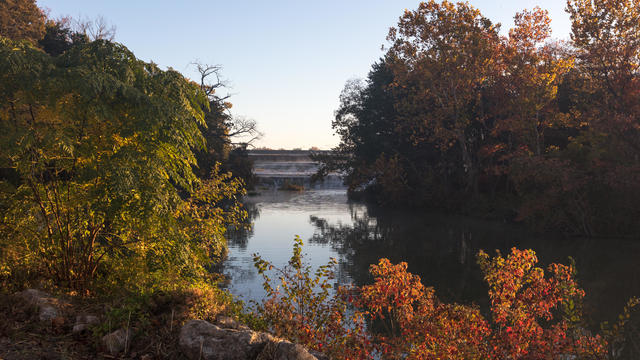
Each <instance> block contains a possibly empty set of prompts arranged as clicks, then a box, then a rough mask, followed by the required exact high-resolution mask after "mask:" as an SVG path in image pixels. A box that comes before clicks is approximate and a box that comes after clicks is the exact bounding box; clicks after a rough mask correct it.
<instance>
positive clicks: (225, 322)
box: [216, 315, 251, 330]
mask: <svg viewBox="0 0 640 360" xmlns="http://www.w3.org/2000/svg"><path fill="white" fill-rule="evenodd" d="M216 325H218V326H220V327H221V328H225V329H236V330H251V329H250V328H249V327H248V326H246V325H242V324H240V323H239V322H237V321H236V320H235V319H234V318H232V317H231V316H225V315H218V317H216Z"/></svg>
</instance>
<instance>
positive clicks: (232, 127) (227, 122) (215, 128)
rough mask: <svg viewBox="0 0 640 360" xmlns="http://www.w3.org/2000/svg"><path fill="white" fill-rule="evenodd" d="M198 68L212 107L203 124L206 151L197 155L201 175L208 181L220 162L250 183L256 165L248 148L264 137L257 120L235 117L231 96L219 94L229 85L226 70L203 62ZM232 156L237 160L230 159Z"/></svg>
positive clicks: (206, 112) (203, 87) (201, 87)
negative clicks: (249, 157)
mask: <svg viewBox="0 0 640 360" xmlns="http://www.w3.org/2000/svg"><path fill="white" fill-rule="evenodd" d="M195 66H196V68H197V70H198V72H199V73H200V89H201V90H202V91H203V92H204V94H205V95H206V96H207V99H208V106H207V107H206V108H205V109H204V113H205V115H204V124H203V125H201V131H202V133H203V135H204V138H205V142H206V145H205V148H204V149H200V150H198V151H197V152H196V157H197V159H198V171H197V174H198V176H200V177H201V178H206V177H207V176H208V175H209V174H210V173H211V169H213V168H214V167H215V166H216V164H217V163H221V164H222V166H223V168H224V169H225V170H227V171H231V172H232V173H234V174H235V175H238V176H239V177H240V178H242V179H243V180H244V181H245V182H246V183H250V182H252V178H251V167H252V164H251V162H250V161H249V159H248V156H247V154H246V152H245V151H244V149H246V148H247V147H248V146H251V144H252V143H253V142H254V141H255V140H257V139H259V138H260V136H261V135H262V134H261V133H260V132H259V131H258V127H257V124H256V122H255V120H253V119H247V118H244V117H239V116H232V114H231V113H230V109H231V107H232V104H231V103H230V102H229V101H228V99H229V98H230V96H231V95H229V94H227V95H224V96H220V95H218V93H217V91H219V90H220V89H222V88H224V87H225V86H226V83H225V81H224V80H223V78H222V75H221V71H222V67H221V66H220V65H208V64H201V63H195ZM210 79H213V81H210ZM239 155H242V156H245V157H246V159H240V158H239V157H238V156H239ZM230 156H232V157H233V159H230ZM241 174H243V175H245V176H242V175H241Z"/></svg>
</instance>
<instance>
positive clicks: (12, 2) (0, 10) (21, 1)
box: [0, 0, 46, 44]
mask: <svg viewBox="0 0 640 360" xmlns="http://www.w3.org/2000/svg"><path fill="white" fill-rule="evenodd" d="M45 21H46V16H45V14H44V12H43V11H42V10H40V8H38V6H37V5H36V2H35V0H0V36H4V37H7V38H9V39H13V40H29V41H31V42H32V43H33V44H35V43H37V42H38V40H40V39H42V37H43V36H44V33H45Z"/></svg>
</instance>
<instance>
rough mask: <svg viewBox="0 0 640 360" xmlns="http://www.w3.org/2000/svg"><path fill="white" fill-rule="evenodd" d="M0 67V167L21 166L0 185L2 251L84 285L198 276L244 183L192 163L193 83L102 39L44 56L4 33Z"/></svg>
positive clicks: (232, 215) (220, 244)
mask: <svg viewBox="0 0 640 360" xmlns="http://www.w3.org/2000/svg"><path fill="white" fill-rule="evenodd" d="M0 74H1V75H0V77H1V78H0V84H1V85H0V98H1V99H2V101H0V104H1V105H0V129H1V131H0V133H1V135H0V148H1V151H0V153H1V155H0V163H1V164H0V166H2V167H8V168H11V169H14V170H15V171H16V172H17V173H18V174H19V176H20V181H19V183H18V184H17V185H16V186H15V187H14V186H10V184H6V183H4V182H3V186H2V190H3V191H2V193H1V195H2V198H1V200H0V203H1V204H2V207H3V209H6V211H3V217H2V223H1V224H2V227H1V230H2V234H3V243H2V244H1V245H2V247H3V249H6V248H10V249H12V252H3V254H8V253H14V254H17V255H16V258H14V259H13V260H11V259H5V261H9V260H11V261H12V262H13V264H14V265H15V266H17V267H19V266H27V265H29V266H33V267H34V268H37V269H39V271H40V272H41V273H43V274H47V276H48V277H50V278H51V279H53V280H54V281H55V282H56V283H57V284H60V285H64V286H67V287H70V288H75V289H80V290H84V289H87V288H90V287H91V286H92V282H93V280H94V279H95V278H96V277H103V276H104V277H116V276H125V275H126V274H128V275H129V277H128V279H132V278H133V277H134V276H138V275H139V274H146V275H147V276H148V277H149V276H153V275H154V274H165V275H166V274H172V276H180V275H182V276H187V277H189V276H197V275H198V274H200V275H202V274H203V273H204V265H205V264H207V263H208V262H210V261H212V259H215V258H220V256H221V255H222V253H223V252H224V249H225V246H224V237H223V234H224V230H225V224H227V223H232V222H234V221H235V220H237V219H238V218H240V217H241V216H242V211H241V210H240V208H239V205H238V204H237V203H235V202H234V201H233V199H234V198H235V195H236V193H238V192H239V191H241V187H240V183H239V182H237V181H232V180H230V179H229V177H228V176H227V175H220V174H218V173H217V172H216V171H215V170H217V169H214V173H213V174H212V180H211V181H209V182H200V181H199V180H198V179H197V178H196V177H195V175H194V174H193V172H192V166H194V164H195V157H194V154H193V151H192V149H195V148H202V147H203V146H204V139H203V137H202V134H201V132H200V130H199V126H201V125H202V124H203V121H204V114H203V111H202V109H203V108H204V107H206V105H207V102H206V97H205V95H204V94H203V93H202V92H201V90H200V88H199V87H198V86H196V85H194V84H192V83H190V82H188V81H187V80H186V79H185V78H184V77H183V76H182V75H180V74H179V73H177V72H175V71H173V70H168V71H162V70H160V69H159V68H158V67H157V66H156V65H154V64H148V63H144V62H142V61H140V60H138V59H136V58H135V56H134V55H133V54H132V53H131V52H130V51H129V50H127V49H126V48H125V47H124V46H122V45H119V44H114V43H110V42H108V41H102V40H99V41H93V42H90V43H86V44H79V45H77V46H76V45H74V46H73V47H72V48H71V49H69V50H67V51H66V52H64V53H63V54H62V55H60V56H58V57H51V56H49V55H47V54H45V53H44V52H42V51H41V50H39V49H36V48H34V47H32V46H30V45H27V44H25V43H16V42H13V41H10V40H7V39H1V40H0ZM223 204H227V206H223ZM5 238H6V239H7V240H4V239H5ZM16 269H18V268H16ZM136 273H138V274H136ZM118 274H119V275H118ZM142 283H144V279H142V278H141V279H139V281H138V285H139V286H143V285H142ZM125 284H126V281H125V280H122V281H121V282H120V285H121V286H122V285H125Z"/></svg>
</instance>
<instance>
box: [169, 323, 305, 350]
mask: <svg viewBox="0 0 640 360" xmlns="http://www.w3.org/2000/svg"><path fill="white" fill-rule="evenodd" d="M218 321H219V322H220V323H222V322H221V321H220V319H218ZM180 347H181V348H182V350H183V351H184V353H185V355H186V356H187V357H188V358H189V359H191V360H198V359H202V360H236V359H237V360H240V359H243V360H244V359H264V360H316V357H315V356H313V355H311V354H310V353H309V352H308V351H307V350H306V349H305V348H304V347H303V346H301V345H296V344H292V343H290V342H288V341H284V340H281V339H278V338H275V337H273V336H271V335H269V334H266V333H261V332H256V331H251V330H237V329H229V328H227V329H224V328H221V327H218V326H216V325H213V324H211V323H208V322H206V321H203V320H191V321H188V322H187V323H186V324H184V326H183V327H182V329H180Z"/></svg>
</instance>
